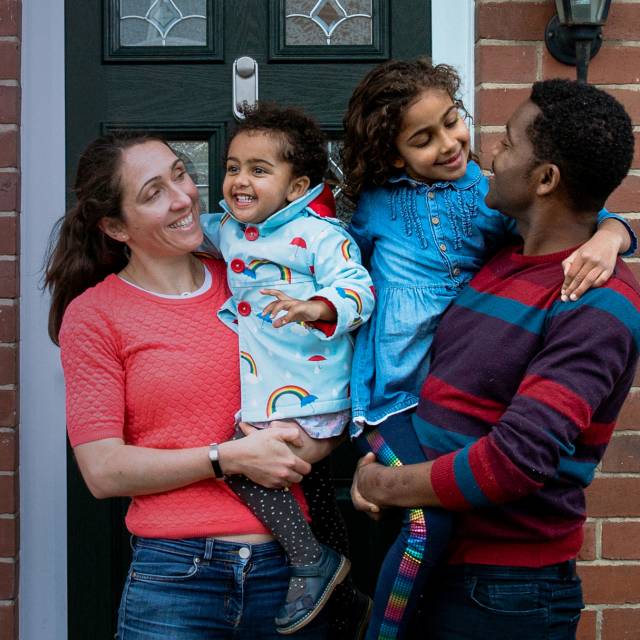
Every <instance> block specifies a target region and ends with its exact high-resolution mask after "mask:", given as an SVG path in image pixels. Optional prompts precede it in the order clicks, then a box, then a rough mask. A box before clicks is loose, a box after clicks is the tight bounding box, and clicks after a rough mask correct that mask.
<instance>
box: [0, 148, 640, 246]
mask: <svg viewBox="0 0 640 640" xmlns="http://www.w3.org/2000/svg"><path fill="white" fill-rule="evenodd" d="M1 144H2V140H0V145H1ZM638 222H639V223H640V221H638ZM17 226H18V225H17V221H16V218H15V217H11V216H0V255H5V256H6V255H11V256H13V255H15V254H16V248H17V246H18V238H17ZM639 227H640V224H639Z"/></svg>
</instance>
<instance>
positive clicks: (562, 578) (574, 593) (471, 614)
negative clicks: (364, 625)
mask: <svg viewBox="0 0 640 640" xmlns="http://www.w3.org/2000/svg"><path fill="white" fill-rule="evenodd" d="M583 607H584V603H583V600H582V587H581V584H580V578H579V577H578V576H577V575H576V573H575V563H574V562H563V563H561V564H558V565H552V566H548V567H542V568H539V569H529V568H526V567H501V566H495V565H470V564H467V565H461V566H449V567H446V568H444V569H442V570H441V571H440V572H439V574H437V575H436V576H434V579H433V581H432V582H431V587H430V590H429V591H428V592H427V593H426V594H425V598H424V603H423V608H424V611H423V613H424V617H422V616H420V615H418V616H416V618H415V619H414V621H413V622H414V624H413V629H412V631H411V632H410V634H409V635H408V637H409V638H428V639H429V640H487V638H491V640H573V639H574V638H575V636H576V628H577V626H578V621H579V620H580V611H581V609H582V608H583Z"/></svg>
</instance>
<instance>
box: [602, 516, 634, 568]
mask: <svg viewBox="0 0 640 640" xmlns="http://www.w3.org/2000/svg"><path fill="white" fill-rule="evenodd" d="M638 540H640V522H606V521H605V522H604V523H603V524H602V557H603V558H607V559H609V560H640V545H638Z"/></svg>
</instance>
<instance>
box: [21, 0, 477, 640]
mask: <svg viewBox="0 0 640 640" xmlns="http://www.w3.org/2000/svg"><path fill="white" fill-rule="evenodd" d="M22 12H23V13H22V23H23V35H22V38H23V39H22V131H21V136H22V137H21V144H22V152H21V153H22V213H21V215H20V218H21V220H20V224H21V238H22V243H21V256H20V270H21V278H20V288H21V294H20V295H21V302H20V305H21V310H20V332H21V343H20V370H21V375H20V404H21V422H20V521H21V538H20V639H21V640H43V639H44V638H46V640H66V638H67V526H66V433H65V419H64V384H63V379H62V372H61V369H60V364H59V356H58V350H57V349H56V348H55V347H54V346H53V344H52V343H51V342H50V341H49V338H48V336H47V312H48V299H47V297H46V296H45V295H43V294H42V293H41V292H40V290H39V283H40V278H41V267H42V260H43V256H44V253H45V249H46V246H47V240H48V236H49V232H50V230H51V228H52V226H53V224H54V222H55V221H56V219H57V218H58V217H59V216H60V215H62V213H63V212H64V208H65V174H64V172H65V118H64V0H48V1H47V2H23V5H22ZM432 30H433V41H432V54H433V59H434V61H435V62H447V63H449V64H452V65H453V66H455V67H456V68H457V69H458V70H459V72H460V74H461V76H462V78H463V80H464V87H463V99H464V102H465V104H466V106H467V108H468V110H469V112H470V113H473V105H474V101H473V95H474V91H473V87H474V75H473V70H474V59H473V47H474V2H473V0H432Z"/></svg>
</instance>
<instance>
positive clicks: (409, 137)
mask: <svg viewBox="0 0 640 640" xmlns="http://www.w3.org/2000/svg"><path fill="white" fill-rule="evenodd" d="M469 137H470V136H469V129H468V128H467V125H466V124H465V122H464V120H463V118H462V116H461V114H460V111H459V108H458V106H457V105H456V104H455V103H454V102H453V100H452V99H451V97H450V96H449V94H448V93H447V92H446V91H443V90H441V89H426V90H425V91H423V92H422V93H421V94H420V95H419V96H418V98H417V99H416V100H415V101H414V102H413V103H412V104H411V105H410V106H409V107H408V109H407V110H406V111H405V113H404V116H403V118H402V125H401V128H400V133H399V134H398V137H397V138H396V150H397V154H398V155H397V157H396V159H395V160H394V161H393V165H394V166H395V167H396V168H397V169H404V170H405V171H406V172H407V174H408V175H409V176H410V177H411V178H413V179H414V180H419V181H421V182H429V183H433V182H441V181H443V182H446V181H451V180H457V179H458V178H461V177H462V176H463V175H464V174H465V172H466V170H467V160H468V158H469Z"/></svg>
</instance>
